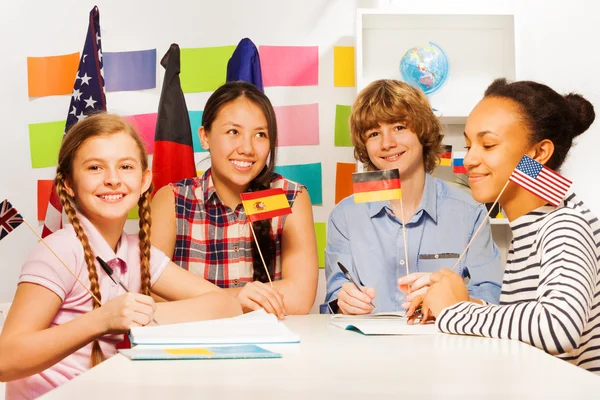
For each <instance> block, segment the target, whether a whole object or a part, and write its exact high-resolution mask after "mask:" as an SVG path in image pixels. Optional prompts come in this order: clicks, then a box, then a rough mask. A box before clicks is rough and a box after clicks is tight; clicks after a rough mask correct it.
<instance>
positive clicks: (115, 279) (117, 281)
mask: <svg viewBox="0 0 600 400" xmlns="http://www.w3.org/2000/svg"><path fill="white" fill-rule="evenodd" d="M96 260H98V262H99V263H100V266H101V267H102V269H103V270H104V272H106V274H107V275H108V277H109V278H110V279H111V280H112V281H113V282H114V283H115V284H117V285H119V286H121V287H122V288H123V289H124V290H125V291H126V292H127V293H129V289H127V287H126V286H125V285H124V284H123V282H121V280H120V279H119V278H118V277H117V276H114V275H113V274H114V271H113V269H112V268H111V267H110V265H108V264H107V263H106V262H105V261H104V260H103V259H101V258H100V257H97V256H96ZM152 322H154V324H155V325H158V322H156V320H155V319H154V318H152Z"/></svg>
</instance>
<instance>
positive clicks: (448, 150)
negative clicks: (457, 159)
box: [440, 144, 452, 167]
mask: <svg viewBox="0 0 600 400" xmlns="http://www.w3.org/2000/svg"><path fill="white" fill-rule="evenodd" d="M442 148H443V149H444V152H443V153H442V154H440V166H442V167H449V166H451V165H452V146H451V145H449V144H443V145H442Z"/></svg>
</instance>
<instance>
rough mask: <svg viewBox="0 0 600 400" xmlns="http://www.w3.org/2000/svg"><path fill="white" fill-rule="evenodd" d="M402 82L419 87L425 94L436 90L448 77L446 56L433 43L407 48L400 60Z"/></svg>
mask: <svg viewBox="0 0 600 400" xmlns="http://www.w3.org/2000/svg"><path fill="white" fill-rule="evenodd" d="M400 74H401V75H402V80H404V82H406V83H408V84H410V85H412V86H414V87H417V88H419V89H421V90H422V91H423V92H425V94H431V93H433V92H435V91H437V90H438V89H439V88H440V87H442V85H443V84H444V82H446V79H447V78H448V57H447V56H446V53H444V50H442V49H441V48H440V47H439V46H437V45H436V44H434V43H431V42H429V44H427V45H426V46H418V47H413V48H411V49H408V51H407V52H406V53H405V54H404V56H403V57H402V59H401V60H400Z"/></svg>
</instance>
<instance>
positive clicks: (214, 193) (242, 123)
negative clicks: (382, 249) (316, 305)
mask: <svg viewBox="0 0 600 400" xmlns="http://www.w3.org/2000/svg"><path fill="white" fill-rule="evenodd" d="M199 134H200V141H201V144H202V147H203V148H204V149H206V150H208V151H209V152H210V160H211V167H210V168H209V169H208V170H207V171H206V172H205V173H204V174H203V175H202V176H201V177H197V178H191V179H186V180H183V181H180V182H178V183H176V184H174V185H170V186H165V187H163V188H161V189H160V190H159V191H158V192H157V193H156V196H155V197H154V199H153V201H152V219H153V222H154V226H155V227H156V229H154V236H153V238H152V240H153V243H155V244H156V246H157V247H158V248H159V249H161V250H162V251H163V252H164V253H165V254H167V255H168V256H172V258H173V261H174V262H175V263H177V264H179V265H180V266H181V267H182V268H184V269H186V270H189V271H192V272H194V273H195V274H198V275H200V276H202V277H204V278H205V279H207V280H209V281H211V282H213V283H215V284H216V285H218V286H220V287H223V288H225V290H226V291H227V292H228V293H231V294H233V295H235V296H237V298H238V300H239V301H240V303H241V304H242V308H243V310H244V312H248V311H252V310H256V309H259V308H263V309H265V310H266V311H267V312H269V313H273V314H275V315H277V316H278V317H279V318H283V317H284V315H285V314H306V313H308V311H309V310H310V308H311V306H312V304H313V302H314V299H315V295H316V289H317V277H318V259H317V247H316V240H315V233H314V225H313V216H312V206H311V202H310V197H309V194H308V192H307V190H306V188H305V187H304V186H302V185H300V184H298V183H296V182H292V181H290V180H288V179H285V178H284V177H283V176H281V175H279V174H277V173H275V172H274V168H275V161H276V159H275V156H276V149H277V123H276V119H275V112H274V110H273V107H272V105H271V102H270V101H269V99H268V98H267V96H265V94H264V93H263V92H261V91H260V90H259V89H257V88H256V87H255V86H254V85H252V84H250V83H246V82H241V81H238V82H229V83H226V84H225V85H223V86H222V87H220V88H219V89H217V90H216V91H215V92H214V93H213V94H212V95H211V96H210V98H209V99H208V101H207V103H206V106H205V108H204V113H203V116H202V127H201V128H200V130H199ZM269 188H281V189H283V191H284V193H285V194H286V196H287V199H288V201H289V203H290V206H291V207H292V214H289V215H284V216H281V217H275V218H272V219H267V220H262V221H257V222H254V223H253V228H254V232H255V233H256V238H257V240H258V243H259V246H260V249H261V251H262V254H263V256H264V259H265V263H266V265H267V268H268V270H269V275H270V277H271V278H272V280H273V285H272V286H271V285H269V284H268V282H269V280H268V277H267V273H266V271H265V268H264V266H263V263H262V260H261V258H260V255H259V252H258V250H257V248H256V244H255V242H254V238H253V237H252V231H251V229H250V222H249V221H248V219H247V217H246V214H245V211H244V208H243V206H242V204H241V199H240V193H244V192H248V191H258V190H264V189H269Z"/></svg>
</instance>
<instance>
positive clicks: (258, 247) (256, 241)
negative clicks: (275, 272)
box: [248, 221, 273, 287]
mask: <svg viewBox="0 0 600 400" xmlns="http://www.w3.org/2000/svg"><path fill="white" fill-rule="evenodd" d="M248 222H250V230H251V231H252V237H253V238H254V243H256V248H257V249H258V254H260V259H261V260H262V263H263V267H265V272H266V273H267V278H269V284H270V285H271V287H273V281H272V280H271V274H269V269H268V268H267V264H266V263H265V259H264V258H263V255H262V251H260V246H259V245H258V239H256V233H254V227H253V226H252V225H253V224H252V221H248Z"/></svg>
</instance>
